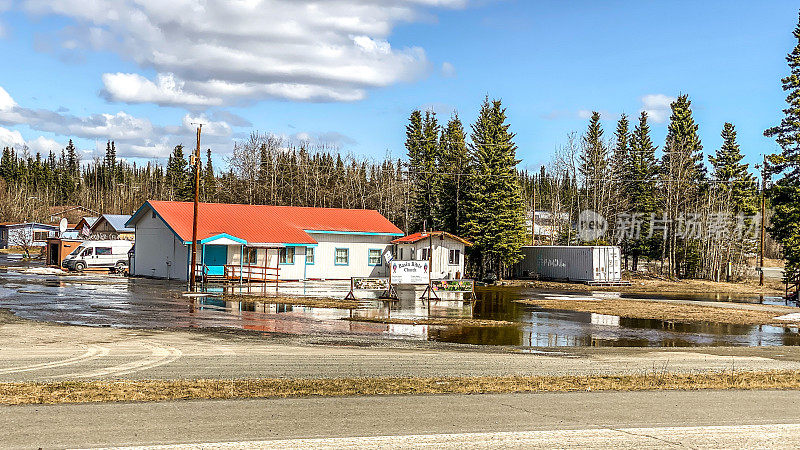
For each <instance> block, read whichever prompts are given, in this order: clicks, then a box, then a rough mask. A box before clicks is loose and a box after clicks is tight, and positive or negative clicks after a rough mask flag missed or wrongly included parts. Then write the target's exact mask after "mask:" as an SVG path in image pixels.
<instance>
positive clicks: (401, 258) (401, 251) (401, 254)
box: [400, 247, 405, 261]
mask: <svg viewBox="0 0 800 450" xmlns="http://www.w3.org/2000/svg"><path fill="white" fill-rule="evenodd" d="M400 261H405V260H404V259H403V247H400Z"/></svg>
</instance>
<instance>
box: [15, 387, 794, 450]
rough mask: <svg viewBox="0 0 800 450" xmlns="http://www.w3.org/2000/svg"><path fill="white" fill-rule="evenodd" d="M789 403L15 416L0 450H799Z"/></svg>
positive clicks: (433, 404) (268, 404)
mask: <svg viewBox="0 0 800 450" xmlns="http://www.w3.org/2000/svg"><path fill="white" fill-rule="evenodd" d="M798 402H800V392H797V391H686V392H684V391H673V392H627V393H626V392H603V393H561V394H553V393H549V394H507V395H506V394H504V395H445V396H386V397H352V398H305V399H274V400H224V401H184V402H165V403H121V404H80V405H58V406H15V407H1V408H0V429H2V430H3V432H2V433H3V439H2V440H0V446H2V447H9V448H19V447H26V448H31V447H37V446H40V447H94V446H130V445H154V444H177V443H183V444H196V443H210V442H238V444H235V445H234V444H230V445H228V447H241V448H244V447H251V446H255V445H256V444H258V443H259V442H260V441H263V440H276V439H277V440H284V442H273V443H269V444H271V445H273V446H274V447H289V446H291V447H294V446H298V447H299V446H305V447H306V448H309V447H324V446H333V447H336V446H338V447H343V446H348V445H358V446H378V445H380V444H381V443H388V444H394V445H401V446H411V445H424V444H425V443H426V442H427V443H432V444H431V445H437V446H438V445H447V446H449V447H455V446H459V447H463V446H464V445H477V444H483V445H490V444H491V445H495V444H497V445H503V444H516V445H517V446H524V447H529V446H554V445H557V446H559V447H569V446H589V447H603V446H606V447H631V448H632V447H637V448H641V447H659V448H663V447H674V446H687V447H688V446H692V447H702V446H711V447H758V446H761V447H764V446H769V447H780V446H784V447H797V446H798V445H800V433H798V431H800V425H798V424H800V411H798V409H797V408H796V405H797V404H798ZM709 427H715V428H709ZM720 427H721V428H720ZM562 430H569V431H562ZM518 432H522V434H519V435H514V434H505V433H518ZM464 433H470V434H466V435H465V434H464ZM471 433H483V434H471ZM485 433H490V434H485ZM430 435H433V436H430ZM381 436H383V438H381ZM386 436H390V437H391V438H386ZM395 436H405V437H402V438H396V437H395ZM365 437H369V439H365ZM374 437H379V438H378V439H374ZM515 437H517V438H520V439H523V440H521V441H519V442H514V441H513V440H514V439H515ZM332 438H334V439H336V438H347V439H343V440H330V439H332ZM295 439H327V440H322V441H295ZM285 440H292V441H290V442H286V441H285ZM487 440H490V441H489V444H487ZM262 444H264V443H262ZM264 445H266V444H264Z"/></svg>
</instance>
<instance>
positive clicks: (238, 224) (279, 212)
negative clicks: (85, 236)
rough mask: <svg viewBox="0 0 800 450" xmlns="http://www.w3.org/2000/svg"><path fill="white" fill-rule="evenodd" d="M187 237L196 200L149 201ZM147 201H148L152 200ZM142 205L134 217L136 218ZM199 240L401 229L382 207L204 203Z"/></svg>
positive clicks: (274, 239)
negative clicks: (383, 213) (225, 236)
mask: <svg viewBox="0 0 800 450" xmlns="http://www.w3.org/2000/svg"><path fill="white" fill-rule="evenodd" d="M147 204H149V205H150V206H151V207H152V208H153V209H154V210H155V211H156V212H157V213H158V215H159V216H161V218H162V219H164V221H165V222H166V223H167V225H168V226H169V227H170V228H172V230H173V231H174V232H175V233H176V234H177V235H178V236H179V237H180V238H181V239H183V240H184V241H191V240H192V216H193V214H194V213H193V204H192V203H191V202H168V201H155V200H151V201H149V202H147ZM147 204H145V206H146V205H147ZM144 209H145V208H144V207H142V208H140V210H139V211H137V213H136V214H134V216H133V217H132V218H131V220H130V222H129V223H131V224H133V223H135V222H136V220H137V216H138V215H139V212H141V211H143V210H144ZM198 217H199V220H198V228H197V239H199V240H202V239H206V238H209V237H212V236H216V235H219V234H223V233H225V234H228V235H231V236H234V237H237V238H240V239H244V240H245V241H247V242H248V243H251V244H254V243H284V244H315V243H317V241H316V240H314V238H313V237H311V236H310V235H309V234H308V233H306V231H305V230H315V231H341V232H351V233H387V234H398V235H399V234H402V231H400V229H399V228H397V227H396V226H394V225H393V224H392V223H391V222H389V220H388V219H387V218H385V217H383V216H382V215H381V214H380V213H379V212H378V211H375V210H368V209H336V208H306V207H297V206H269V205H238V204H229V203H200V206H199V212H198Z"/></svg>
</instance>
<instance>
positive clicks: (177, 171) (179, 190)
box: [166, 144, 188, 200]
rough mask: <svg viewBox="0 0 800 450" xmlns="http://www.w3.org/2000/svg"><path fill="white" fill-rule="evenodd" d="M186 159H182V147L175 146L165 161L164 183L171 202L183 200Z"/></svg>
mask: <svg viewBox="0 0 800 450" xmlns="http://www.w3.org/2000/svg"><path fill="white" fill-rule="evenodd" d="M186 164H187V163H186V159H184V157H183V145H180V144H179V145H176V146H175V148H174V149H173V150H172V154H170V155H169V160H168V161H167V173H166V183H167V188H168V189H169V192H170V199H171V200H175V199H178V200H183V199H184V196H185V195H186V184H187V183H186V181H187V178H188V177H187V176H186Z"/></svg>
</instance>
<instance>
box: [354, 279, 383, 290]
mask: <svg viewBox="0 0 800 450" xmlns="http://www.w3.org/2000/svg"><path fill="white" fill-rule="evenodd" d="M352 280H353V289H359V290H362V291H388V290H389V279H388V278H352Z"/></svg>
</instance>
